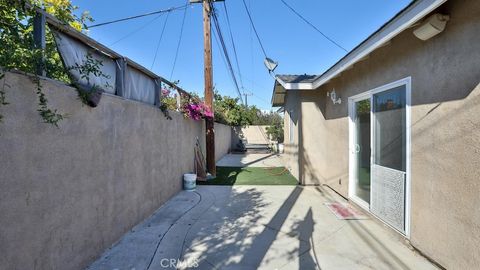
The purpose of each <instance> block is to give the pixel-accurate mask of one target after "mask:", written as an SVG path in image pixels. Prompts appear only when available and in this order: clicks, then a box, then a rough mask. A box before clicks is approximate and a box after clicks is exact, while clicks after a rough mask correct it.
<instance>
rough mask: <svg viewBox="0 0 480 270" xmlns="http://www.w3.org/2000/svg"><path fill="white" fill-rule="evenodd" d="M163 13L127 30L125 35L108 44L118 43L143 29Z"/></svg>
mask: <svg viewBox="0 0 480 270" xmlns="http://www.w3.org/2000/svg"><path fill="white" fill-rule="evenodd" d="M162 15H163V13H161V14H159V15H158V16H157V17H155V18H153V19H152V20H150V21H148V22H146V23H145V24H143V25H141V26H140V27H138V28H136V29H135V30H133V31H131V32H129V33H128V34H126V35H125V36H123V37H121V38H119V39H117V40H116V41H114V42H112V43H111V44H109V45H108V46H113V45H115V44H117V43H119V42H120V41H122V40H124V39H126V38H128V37H130V36H132V35H133V34H135V33H137V32H139V31H141V30H142V29H144V28H145V27H147V26H148V25H150V24H151V23H153V22H154V21H156V20H157V19H158V18H160V17H161V16H162Z"/></svg>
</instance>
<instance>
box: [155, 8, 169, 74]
mask: <svg viewBox="0 0 480 270" xmlns="http://www.w3.org/2000/svg"><path fill="white" fill-rule="evenodd" d="M169 16H170V12H169V13H167V17H166V18H165V22H164V23H163V28H162V33H161V34H160V38H159V39H158V43H157V48H156V49H155V56H154V57H153V61H152V66H151V67H150V69H151V70H152V69H153V66H154V65H155V60H157V54H158V48H160V43H161V42H162V37H163V33H164V32H165V27H166V26H167V21H168V17H169Z"/></svg>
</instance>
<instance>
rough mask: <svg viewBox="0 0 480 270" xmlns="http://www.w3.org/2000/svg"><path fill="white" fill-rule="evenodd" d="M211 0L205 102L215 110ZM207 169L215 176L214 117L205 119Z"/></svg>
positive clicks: (206, 6)
mask: <svg viewBox="0 0 480 270" xmlns="http://www.w3.org/2000/svg"><path fill="white" fill-rule="evenodd" d="M210 1H211V0H203V39H204V40H203V45H204V65H205V68H204V75H205V104H206V105H207V106H208V107H209V108H210V110H211V111H212V112H214V109H215V108H214V107H213V70H212V36H211V24H210V14H211V7H210ZM205 127H206V128H205V130H206V141H205V142H206V148H207V149H206V150H207V155H206V156H207V171H208V172H209V173H210V174H211V175H212V176H215V175H216V174H217V170H216V165H215V129H214V122H213V119H205Z"/></svg>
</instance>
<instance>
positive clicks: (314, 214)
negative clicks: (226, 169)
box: [89, 186, 436, 270]
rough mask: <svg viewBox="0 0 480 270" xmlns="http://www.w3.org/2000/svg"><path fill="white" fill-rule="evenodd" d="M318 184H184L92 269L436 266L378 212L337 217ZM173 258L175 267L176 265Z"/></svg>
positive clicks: (332, 198)
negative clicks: (186, 188)
mask: <svg viewBox="0 0 480 270" xmlns="http://www.w3.org/2000/svg"><path fill="white" fill-rule="evenodd" d="M331 201H343V199H342V198H341V197H339V196H338V195H336V194H335V193H332V192H330V191H328V190H324V189H321V188H318V187H300V186H297V187H295V186H233V187H231V186H200V187H198V188H197V190H196V191H195V192H181V193H179V194H178V195H177V196H175V197H174V198H172V199H171V200H170V201H168V202H167V203H166V204H165V205H164V206H163V207H161V208H160V209H159V210H158V211H157V212H156V213H154V215H152V216H151V217H150V218H149V219H147V220H146V221H145V222H143V223H142V224H140V225H138V226H136V227H135V228H134V229H133V230H132V231H131V232H130V233H128V234H127V235H125V236H124V237H123V238H122V239H121V241H120V242H119V243H118V244H117V245H115V246H114V247H113V248H112V249H110V250H108V251H106V252H105V254H103V255H102V257H101V258H100V259H99V260H98V261H96V262H95V263H93V264H92V265H91V267H90V268H89V269H92V270H93V269H95V270H96V269H102V270H104V269H119V270H122V269H128V270H131V269H135V270H140V269H174V268H175V267H174V266H175V263H176V262H178V261H180V262H181V263H179V264H177V265H176V266H177V267H178V268H180V269H258V268H260V269H288V270H290V269H436V268H435V267H434V266H433V265H432V264H430V263H429V262H428V261H427V260H426V259H424V258H423V257H422V256H420V255H418V254H417V253H415V252H414V251H412V250H410V249H409V248H408V247H407V246H406V245H404V244H403V243H402V241H403V240H401V239H400V238H399V236H398V235H396V234H395V233H393V232H391V231H389V230H386V229H385V228H384V226H383V225H380V224H379V223H378V222H376V221H373V220H338V219H337V218H336V217H335V216H334V215H333V214H332V213H331V212H330V210H328V209H327V208H326V207H325V205H324V204H323V203H324V202H331ZM170 266H171V267H170Z"/></svg>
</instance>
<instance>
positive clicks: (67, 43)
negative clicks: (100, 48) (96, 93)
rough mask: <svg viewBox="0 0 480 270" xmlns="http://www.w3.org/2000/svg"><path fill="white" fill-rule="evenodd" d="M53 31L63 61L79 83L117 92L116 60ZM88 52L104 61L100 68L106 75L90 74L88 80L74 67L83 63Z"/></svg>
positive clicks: (94, 57) (113, 92)
mask: <svg viewBox="0 0 480 270" xmlns="http://www.w3.org/2000/svg"><path fill="white" fill-rule="evenodd" d="M53 33H54V37H55V41H56V43H57V48H58V52H59V53H60V56H61V57H62V59H63V63H64V64H65V66H66V68H67V69H68V72H69V73H70V76H71V77H72V78H73V79H74V80H75V81H76V82H77V83H79V84H81V85H84V86H87V87H93V86H94V85H95V86H96V87H98V88H100V89H101V90H103V91H104V92H107V93H110V94H115V78H116V67H115V65H116V64H115V61H113V60H112V59H111V58H109V57H107V56H106V55H104V54H101V53H99V52H97V51H96V50H94V49H92V48H90V47H89V46H87V45H85V44H83V43H81V42H80V41H77V40H76V39H74V38H72V37H70V36H68V35H65V34H63V33H61V32H58V31H55V30H53ZM88 54H90V55H91V56H92V58H93V59H96V60H99V61H101V62H102V65H101V66H99V69H100V70H101V71H102V73H103V74H105V75H106V76H95V75H93V74H90V76H89V78H88V80H87V79H86V78H82V74H80V72H79V71H78V70H77V69H74V68H73V67H75V66H76V64H78V65H79V66H81V65H83V64H84V62H85V61H86V59H87V55H88Z"/></svg>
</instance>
